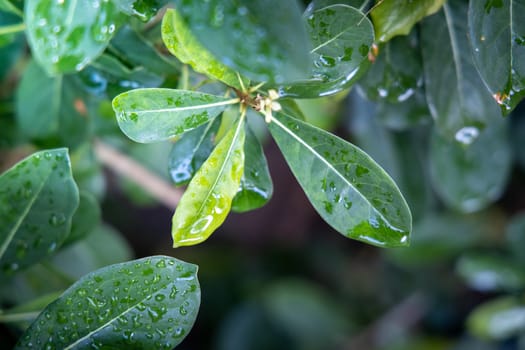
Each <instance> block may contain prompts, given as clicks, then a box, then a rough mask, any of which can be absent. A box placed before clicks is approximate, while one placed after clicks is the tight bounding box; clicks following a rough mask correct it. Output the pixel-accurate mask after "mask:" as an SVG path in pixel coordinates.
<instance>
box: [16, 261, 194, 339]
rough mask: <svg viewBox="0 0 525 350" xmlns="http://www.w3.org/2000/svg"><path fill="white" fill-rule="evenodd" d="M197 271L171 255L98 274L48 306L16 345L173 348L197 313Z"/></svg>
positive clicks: (90, 275) (107, 269)
mask: <svg viewBox="0 0 525 350" xmlns="http://www.w3.org/2000/svg"><path fill="white" fill-rule="evenodd" d="M196 273H197V266H195V265H192V264H188V263H185V262H182V261H179V260H176V259H174V258H170V257H165V256H154V257H148V258H144V259H139V260H135V261H130V262H126V263H122V264H116V265H111V266H108V267H105V268H102V269H100V270H97V271H95V272H92V273H90V274H88V275H86V276H84V277H83V278H81V279H80V280H79V281H77V282H76V283H75V284H74V285H72V286H71V287H70V288H69V289H68V290H66V291H65V292H64V294H62V296H61V297H60V298H58V299H57V300H56V301H55V302H53V303H52V304H50V305H49V306H48V307H46V309H44V311H43V312H42V313H41V314H40V316H39V317H38V318H37V319H36V320H35V322H34V323H33V324H32V325H31V327H29V329H28V330H27V331H26V333H25V334H24V335H22V337H21V338H20V340H19V342H18V344H17V346H16V347H15V349H45V348H46V347H52V348H55V349H57V348H58V349H87V348H113V349H124V348H126V349H172V348H173V347H175V346H176V345H178V344H179V343H180V342H181V341H182V340H183V339H184V337H185V336H186V335H187V334H188V332H189V330H190V329H191V327H192V326H193V323H194V322H195V319H196V317H197V311H198V308H199V304H200V288H199V283H198V280H197V276H196ZM73 309H74V310H73Z"/></svg>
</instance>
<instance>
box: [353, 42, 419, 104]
mask: <svg viewBox="0 0 525 350" xmlns="http://www.w3.org/2000/svg"><path fill="white" fill-rule="evenodd" d="M419 52H420V48H419V45H418V42H417V37H416V36H415V35H411V36H403V37H398V38H395V39H392V40H391V41H389V42H388V43H386V44H384V45H382V46H381V47H380V48H379V55H378V56H377V57H376V59H375V62H374V63H373V64H372V65H371V67H370V69H369V70H368V72H367V73H366V75H365V76H364V77H363V78H362V79H360V80H359V87H360V88H361V91H363V92H364V94H365V95H366V97H367V98H368V99H370V100H374V101H381V100H383V101H385V100H386V101H387V102H390V103H400V102H404V101H407V100H409V99H410V97H412V96H413V95H414V94H415V92H416V91H417V90H418V89H419V88H421V86H422V85H423V67H422V64H421V57H420V53H419Z"/></svg>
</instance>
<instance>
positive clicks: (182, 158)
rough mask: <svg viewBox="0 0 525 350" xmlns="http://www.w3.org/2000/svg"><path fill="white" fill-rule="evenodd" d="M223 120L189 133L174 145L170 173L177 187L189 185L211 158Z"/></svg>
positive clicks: (217, 119) (214, 121)
mask: <svg viewBox="0 0 525 350" xmlns="http://www.w3.org/2000/svg"><path fill="white" fill-rule="evenodd" d="M220 124H221V118H216V119H215V120H213V121H211V122H209V123H206V124H204V125H201V126H199V127H197V128H195V129H193V130H191V131H188V132H187V133H185V134H184V135H182V137H181V138H180V140H178V141H177V142H176V143H175V144H174V145H173V149H172V150H171V153H170V160H169V164H168V171H169V172H170V175H171V179H172V180H173V182H174V183H175V185H177V186H180V185H185V184H187V183H188V182H189V181H190V180H191V179H192V177H193V175H195V173H196V172H197V170H199V168H200V167H201V166H202V164H203V163H204V162H205V161H206V159H207V158H208V157H209V155H210V153H211V151H212V150H213V148H214V147H215V144H214V141H215V136H216V135H217V131H218V130H219V125H220Z"/></svg>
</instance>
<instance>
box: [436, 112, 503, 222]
mask: <svg viewBox="0 0 525 350" xmlns="http://www.w3.org/2000/svg"><path fill="white" fill-rule="evenodd" d="M505 126H506V125H505V124H504V122H503V120H495V122H494V123H492V125H490V126H488V127H486V128H485V130H483V132H482V133H481V135H480V136H479V137H478V138H477V139H476V140H475V141H474V142H473V143H472V144H470V145H464V144H460V143H457V142H450V141H448V140H446V139H444V138H443V137H442V136H440V135H438V134H437V133H434V135H433V137H432V141H431V147H430V176H431V180H432V183H433V185H434V189H435V190H436V192H437V193H438V195H439V196H440V197H441V199H442V200H443V201H444V202H445V204H447V205H448V206H450V207H452V208H455V209H457V210H460V211H462V212H466V213H469V212H473V211H477V210H480V209H482V208H484V207H486V206H488V205H489V204H491V203H492V202H494V201H495V200H497V199H498V198H499V197H500V196H501V194H502V193H503V190H504V189H505V186H506V184H507V178H508V176H509V173H510V167H511V152H510V147H509V144H508V141H507V133H506V130H507V129H506V127H505ZM487 150H490V151H489V152H487Z"/></svg>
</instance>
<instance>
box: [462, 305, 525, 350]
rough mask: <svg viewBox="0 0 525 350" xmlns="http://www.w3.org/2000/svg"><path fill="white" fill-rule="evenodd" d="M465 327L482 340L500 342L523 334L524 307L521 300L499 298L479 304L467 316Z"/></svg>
mask: <svg viewBox="0 0 525 350" xmlns="http://www.w3.org/2000/svg"><path fill="white" fill-rule="evenodd" d="M467 327H468V330H469V331H470V332H471V333H472V334H473V335H475V336H477V337H480V338H482V339H491V340H502V339H508V338H511V337H513V336H515V335H519V334H523V331H524V330H525V305H524V303H523V300H522V298H515V297H500V298H498V299H495V300H491V301H489V302H486V303H484V304H481V305H480V306H478V307H477V308H476V309H474V311H473V312H472V313H471V314H470V315H469V317H468V319H467Z"/></svg>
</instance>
